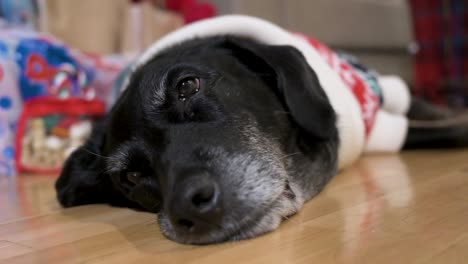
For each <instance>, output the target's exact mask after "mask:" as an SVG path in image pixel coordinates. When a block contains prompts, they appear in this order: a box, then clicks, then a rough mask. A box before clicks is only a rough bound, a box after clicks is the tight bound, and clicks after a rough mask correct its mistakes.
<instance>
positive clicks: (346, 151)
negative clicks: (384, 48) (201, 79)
mask: <svg viewBox="0 0 468 264" xmlns="http://www.w3.org/2000/svg"><path fill="white" fill-rule="evenodd" d="M215 35H235V36H242V37H248V38H251V39H254V40H256V41H259V42H262V43H266V44H271V45H290V46H293V47H295V48H297V49H298V50H299V51H300V52H302V54H303V55H304V57H305V59H306V61H307V63H308V64H309V65H310V66H311V68H312V69H313V70H314V71H315V72H316V74H317V76H318V79H319V81H320V84H321V85H322V87H323V89H324V90H325V92H326V94H327V96H328V98H329V100H330V103H331V104H332V106H333V108H334V109H335V112H336V113H337V115H338V121H337V127H338V130H339V138H340V147H339V156H338V160H339V168H340V169H341V168H344V167H346V166H348V165H350V164H352V163H353V162H354V161H356V160H357V159H358V158H359V156H360V155H361V153H362V152H363V149H364V144H365V130H364V122H363V119H362V117H361V111H360V107H359V103H358V102H357V100H355V98H354V95H353V94H352V92H351V91H350V90H349V88H347V87H346V85H345V84H344V83H343V81H342V80H341V79H340V78H339V76H338V75H337V74H336V73H335V72H334V71H333V70H332V69H331V68H330V66H329V65H328V64H327V63H326V62H325V61H324V60H323V59H322V58H321V56H320V55H319V54H318V53H317V52H316V51H315V50H314V49H313V48H312V47H311V45H310V44H309V43H307V42H306V41H305V40H303V39H301V38H299V37H296V36H293V35H292V34H291V33H290V32H288V31H286V30H284V29H282V28H280V27H278V26H276V25H274V24H272V23H270V22H268V21H265V20H262V19H259V18H254V17H249V16H243V15H229V16H220V17H216V18H212V19H206V20H202V21H199V22H195V23H192V24H190V25H188V26H185V27H183V28H181V29H179V30H176V31H174V32H172V33H170V34H168V35H166V36H165V37H163V38H162V39H160V40H159V41H157V42H156V43H154V44H153V45H152V46H151V47H150V48H148V49H147V50H146V51H145V52H144V53H143V54H142V56H141V57H140V58H139V59H138V60H137V62H136V64H135V65H134V68H133V69H136V68H138V67H139V66H141V65H144V64H145V63H147V62H148V61H149V60H151V59H152V58H153V57H154V56H155V55H156V54H158V53H159V52H161V51H162V50H164V49H166V48H169V47H171V46H174V45H176V44H179V43H182V42H184V41H186V40H189V39H193V38H201V37H210V36H215ZM128 80H129V79H128V78H127V80H126V81H125V82H124V85H123V87H126V86H127V85H128Z"/></svg>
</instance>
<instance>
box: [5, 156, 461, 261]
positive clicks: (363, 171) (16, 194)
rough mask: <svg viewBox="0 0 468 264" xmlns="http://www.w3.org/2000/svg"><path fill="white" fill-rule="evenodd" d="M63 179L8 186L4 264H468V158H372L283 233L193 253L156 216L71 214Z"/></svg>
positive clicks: (24, 180)
mask: <svg viewBox="0 0 468 264" xmlns="http://www.w3.org/2000/svg"><path fill="white" fill-rule="evenodd" d="M53 182H54V178H53V177H44V176H42V177H38V176H22V177H18V178H16V180H15V179H11V178H6V177H0V263H8V264H11V263H51V264H53V263H146V262H151V263H171V264H172V263H175V264H178V263H222V264H228V263H373V264H376V263H468V262H467V261H468V151H442V152H435V151H434V152H407V153H404V154H402V155H400V156H372V157H366V158H364V159H362V161H361V162H359V163H358V164H356V165H355V166H354V167H353V168H351V169H348V170H346V171H344V172H343V173H341V174H340V175H338V176H337V177H336V178H335V179H334V180H333V181H332V182H331V184H330V185H329V186H328V187H327V188H326V190H325V191H324V192H323V193H322V194H320V195H319V196H318V197H317V198H315V199H314V200H312V201H310V202H308V203H307V204H306V206H305V207H304V209H303V210H302V212H301V213H299V214H298V215H296V216H294V217H291V218H290V219H289V220H288V221H287V222H285V223H284V224H283V225H282V226H281V227H280V228H279V230H277V231H276V232H273V233H270V234H268V235H265V236H263V237H260V238H257V239H254V240H250V241H243V242H236V243H226V244H222V245H215V246H201V247H198V246H186V245H180V244H177V243H174V242H172V241H169V240H167V239H165V238H164V237H163V236H162V235H161V234H160V233H159V229H158V226H157V224H156V216H155V215H153V214H148V213H141V212H134V211H131V210H128V209H118V208H111V207H108V206H105V205H94V206H83V207H78V208H73V209H67V210H63V209H61V208H60V207H59V206H58V204H57V202H56V201H55V198H54V195H55V193H54V191H53V188H52V186H53Z"/></svg>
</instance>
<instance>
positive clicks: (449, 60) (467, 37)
mask: <svg viewBox="0 0 468 264" xmlns="http://www.w3.org/2000/svg"><path fill="white" fill-rule="evenodd" d="M409 2H410V5H411V12H412V18H413V27H414V36H415V39H416V41H417V44H418V46H419V47H418V51H417V53H416V55H415V61H414V92H415V94H416V95H420V96H423V97H425V98H427V99H429V100H430V101H432V102H434V103H437V104H447V105H450V106H453V107H459V108H462V107H465V106H468V2H467V1H466V0H410V1H409Z"/></svg>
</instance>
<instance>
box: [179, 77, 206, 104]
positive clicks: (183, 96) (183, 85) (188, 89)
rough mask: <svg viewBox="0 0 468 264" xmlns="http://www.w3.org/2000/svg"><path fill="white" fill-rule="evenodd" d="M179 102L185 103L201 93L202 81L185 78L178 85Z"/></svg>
mask: <svg viewBox="0 0 468 264" xmlns="http://www.w3.org/2000/svg"><path fill="white" fill-rule="evenodd" d="M177 89H178V90H179V100H181V101H185V100H187V98H188V97H190V96H192V95H194V94H196V93H197V92H198V91H200V79H198V78H195V77H189V78H185V79H183V80H182V81H180V82H179V83H178V84H177Z"/></svg>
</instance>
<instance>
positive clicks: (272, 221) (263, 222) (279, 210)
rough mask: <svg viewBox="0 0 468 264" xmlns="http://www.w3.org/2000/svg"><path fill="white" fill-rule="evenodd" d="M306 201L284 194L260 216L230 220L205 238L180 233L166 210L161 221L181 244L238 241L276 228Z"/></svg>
mask: <svg viewBox="0 0 468 264" xmlns="http://www.w3.org/2000/svg"><path fill="white" fill-rule="evenodd" d="M303 202H304V201H303V200H302V199H301V197H298V196H294V197H291V196H290V194H285V195H282V196H281V197H279V198H278V199H277V200H276V201H275V202H274V203H272V206H271V207H269V208H268V209H267V210H264V211H263V212H262V213H260V214H259V213H253V214H252V215H247V216H244V217H239V219H240V220H239V221H230V222H229V223H226V224H224V225H223V226H220V227H219V228H216V229H213V230H211V231H210V232H208V233H206V234H202V235H200V234H183V235H180V234H178V233H177V232H176V231H175V229H174V228H173V226H172V224H171V222H170V221H169V218H168V217H167V215H166V214H165V213H164V211H161V212H160V213H159V215H158V222H159V226H160V229H161V232H162V234H163V235H164V236H166V237H167V238H168V239H170V240H173V241H175V242H178V243H182V244H194V245H206V244H214V243H222V242H227V241H238V240H245V239H250V238H254V237H258V236H260V235H263V234H265V233H268V232H271V231H273V230H275V229H277V228H278V227H279V225H280V224H281V222H282V221H283V220H284V219H286V218H287V217H288V216H290V215H293V214H295V213H297V212H298V211H299V209H300V207H301V206H302V204H303Z"/></svg>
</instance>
